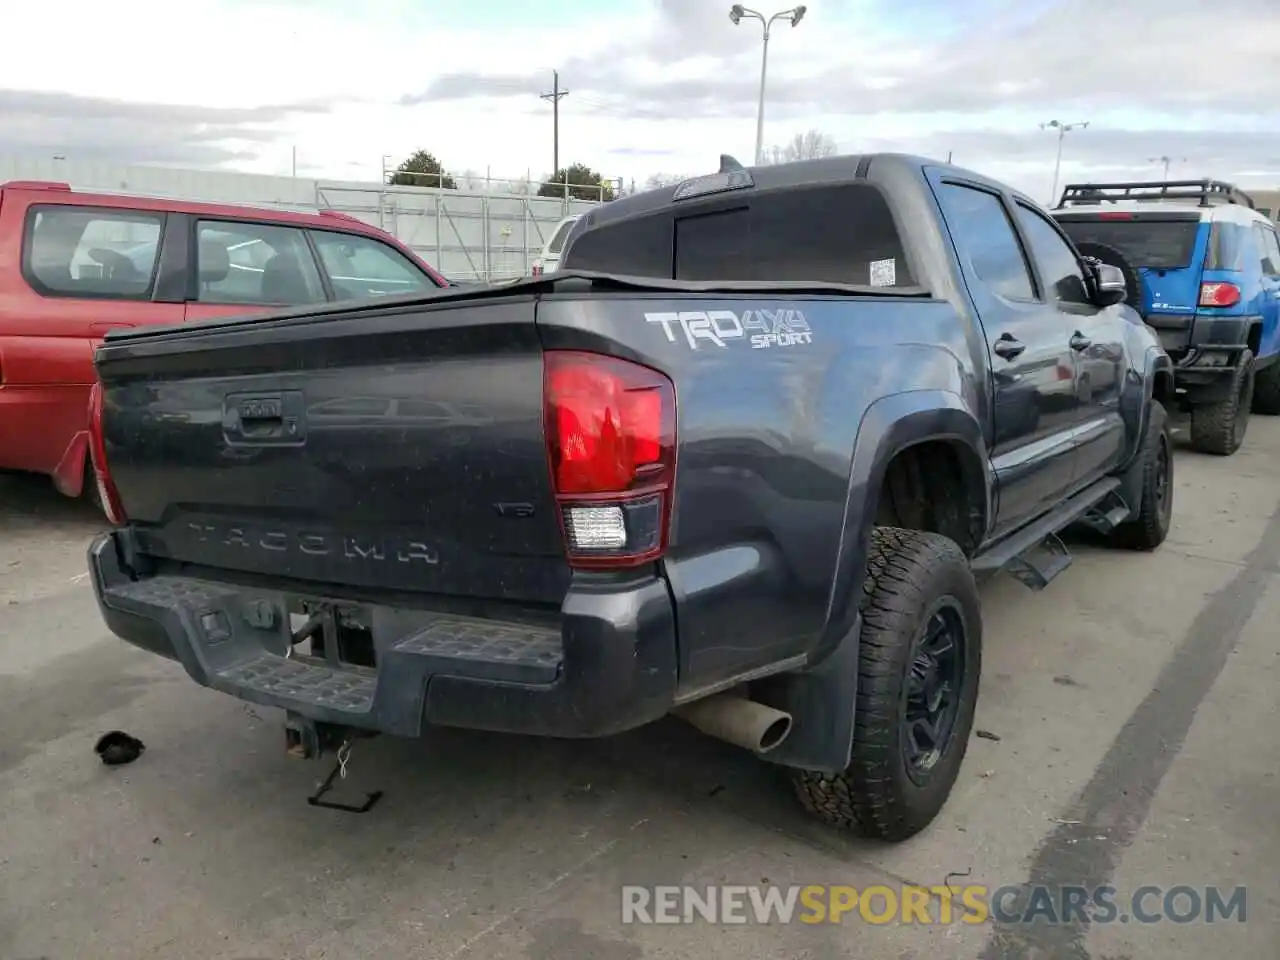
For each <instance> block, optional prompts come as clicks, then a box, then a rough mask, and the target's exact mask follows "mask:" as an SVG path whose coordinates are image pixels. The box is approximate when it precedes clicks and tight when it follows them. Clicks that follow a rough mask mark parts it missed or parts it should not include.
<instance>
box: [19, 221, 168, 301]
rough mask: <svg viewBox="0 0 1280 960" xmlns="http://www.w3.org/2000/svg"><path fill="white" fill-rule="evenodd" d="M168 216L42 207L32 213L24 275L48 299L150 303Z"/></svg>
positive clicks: (25, 247)
mask: <svg viewBox="0 0 1280 960" xmlns="http://www.w3.org/2000/svg"><path fill="white" fill-rule="evenodd" d="M163 229H164V215H163V214H159V213H149V212H145V211H141V210H114V209H103V208H96V207H82V206H71V205H68V206H55V205H41V206H35V207H32V208H31V210H30V211H29V212H28V214H27V228H26V231H25V237H24V243H23V248H22V261H23V263H22V266H23V275H24V276H25V278H26V280H27V283H28V284H29V285H30V286H31V288H32V289H34V290H35V291H36V292H37V293H39V294H41V295H43V296H46V297H85V298H94V299H119V300H148V299H150V297H151V290H152V285H153V283H154V280H155V272H156V261H157V260H158V259H159V255H160V235H161V233H162V232H163Z"/></svg>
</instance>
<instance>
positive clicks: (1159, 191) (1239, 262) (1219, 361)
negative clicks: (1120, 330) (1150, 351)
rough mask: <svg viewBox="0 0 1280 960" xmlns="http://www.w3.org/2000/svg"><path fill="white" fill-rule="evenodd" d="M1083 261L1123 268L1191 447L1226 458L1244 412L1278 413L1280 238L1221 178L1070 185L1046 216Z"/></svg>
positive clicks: (1241, 430)
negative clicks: (1168, 373) (1171, 383)
mask: <svg viewBox="0 0 1280 960" xmlns="http://www.w3.org/2000/svg"><path fill="white" fill-rule="evenodd" d="M1053 214H1054V217H1055V218H1056V219H1057V221H1058V222H1059V223H1060V224H1061V225H1062V228H1063V229H1064V230H1065V231H1066V233H1067V234H1068V235H1069V236H1070V237H1071V239H1072V240H1073V241H1074V242H1075V245H1076V247H1077V248H1078V250H1079V252H1080V253H1081V254H1082V255H1084V256H1086V257H1093V258H1095V259H1097V260H1100V261H1102V262H1103V263H1109V264H1112V265H1113V266H1117V267H1119V268H1120V269H1121V270H1122V271H1123V272H1124V273H1125V276H1126V277H1127V278H1128V281H1129V296H1130V299H1129V302H1130V305H1131V306H1133V307H1134V309H1136V310H1137V311H1138V312H1139V313H1140V314H1141V315H1142V317H1143V319H1144V320H1145V321H1146V323H1147V325H1148V326H1150V327H1152V328H1153V329H1154V330H1155V331H1156V333H1157V334H1158V335H1159V337H1160V341H1161V343H1162V344H1163V346H1164V348H1165V350H1167V351H1168V353H1169V355H1170V356H1171V357H1172V358H1173V360H1174V363H1175V364H1176V368H1175V381H1176V387H1177V403H1178V406H1179V407H1180V408H1181V409H1182V410H1183V411H1185V412H1189V413H1190V419H1191V443H1192V446H1193V447H1195V448H1196V449H1198V450H1202V451H1204V452H1206V453H1215V454H1219V455H1222V456H1226V455H1230V454H1232V453H1235V451H1236V450H1238V449H1239V448H1240V444H1241V443H1242V442H1243V441H1244V434H1245V429H1246V427H1247V425H1248V420H1249V414H1250V412H1256V413H1261V414H1268V415H1276V414H1280V363H1277V360H1280V239H1277V235H1276V227H1275V224H1273V223H1272V222H1271V221H1270V219H1269V218H1268V217H1267V216H1266V214H1265V213H1263V212H1262V211H1260V210H1258V209H1257V208H1256V207H1255V205H1254V202H1253V200H1252V199H1251V198H1250V197H1249V195H1248V194H1246V193H1244V192H1243V191H1241V190H1239V189H1237V188H1236V187H1234V186H1232V185H1231V184H1227V183H1222V182H1219V181H1216V180H1194V181H1169V182H1147V183H1085V184H1068V185H1067V187H1066V188H1065V190H1064V191H1063V194H1062V199H1061V200H1060V202H1059V203H1058V206H1057V207H1056V208H1055V210H1054V211H1053Z"/></svg>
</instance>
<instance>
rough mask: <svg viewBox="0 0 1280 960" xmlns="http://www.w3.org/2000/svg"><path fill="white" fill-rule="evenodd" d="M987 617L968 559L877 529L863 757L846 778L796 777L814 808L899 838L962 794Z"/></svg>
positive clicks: (861, 704) (862, 651) (838, 822)
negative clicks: (956, 790) (957, 789)
mask: <svg viewBox="0 0 1280 960" xmlns="http://www.w3.org/2000/svg"><path fill="white" fill-rule="evenodd" d="M981 667H982V613H981V609H980V604H979V600H978V590H977V586H976V585H975V584H974V580H973V574H972V572H971V571H970V569H969V562H968V560H967V559H966V557H965V555H964V553H963V552H962V551H961V550H960V547H959V546H958V545H956V543H955V542H953V541H951V540H949V539H947V538H946V537H943V536H940V535H939V534H935V533H921V532H917V531H914V530H903V529H900V528H897V527H878V528H876V529H875V531H874V532H873V533H872V538H871V547H870V550H869V552H868V556H867V575H866V580H865V581H864V584H863V600H862V632H861V635H860V637H859V651H858V692H857V701H856V709H855V715H854V739H853V751H852V755H851V758H850V761H849V765H848V767H847V768H846V769H845V770H844V771H843V772H842V773H839V774H836V775H834V776H833V775H829V774H820V773H813V772H809V771H796V772H795V773H794V774H793V782H794V784H795V788H796V793H797V795H798V796H799V798H800V802H801V803H802V804H803V805H804V806H805V808H806V809H807V810H809V811H810V812H811V813H813V814H814V815H816V816H817V817H819V818H821V819H822V820H825V821H826V822H828V823H830V824H833V825H835V826H840V827H845V828H849V829H852V830H854V831H856V832H857V833H860V834H862V835H865V836H870V837H876V838H879V839H882V840H889V841H899V840H905V839H907V838H908V837H911V836H913V835H914V834H916V833H918V832H920V831H921V830H923V829H924V828H925V827H927V826H928V825H929V824H930V823H931V822H932V821H933V819H934V818H935V817H936V816H937V815H938V812H939V811H940V810H941V809H942V807H943V805H944V804H945V803H946V801H947V798H948V797H949V796H950V794H951V789H952V787H953V786H954V785H955V782H956V777H957V776H958V775H959V772H960V764H961V762H962V761H963V760H964V755H965V751H966V749H967V748H968V743H969V731H970V729H971V727H972V726H973V715H974V709H975V707H976V706H977V702H978V680H979V674H980V672H981Z"/></svg>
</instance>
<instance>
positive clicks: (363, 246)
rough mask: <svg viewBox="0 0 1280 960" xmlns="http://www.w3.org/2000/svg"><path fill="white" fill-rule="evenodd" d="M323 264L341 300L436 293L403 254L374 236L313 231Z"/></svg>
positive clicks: (433, 286) (430, 283) (424, 276)
mask: <svg viewBox="0 0 1280 960" xmlns="http://www.w3.org/2000/svg"><path fill="white" fill-rule="evenodd" d="M311 239H312V240H313V241H314V243H315V246H316V252H317V253H319V255H320V265H321V267H322V268H323V270H324V272H325V275H326V276H327V278H328V280H329V285H330V287H332V289H333V295H334V297H336V298H337V299H338V300H360V299H366V298H372V297H385V296H394V295H397V294H412V293H421V292H422V291H424V290H435V289H436V284H435V282H434V281H432V280H431V278H430V277H428V276H427V275H426V274H425V273H423V272H422V270H420V269H419V268H418V267H416V266H415V265H414V264H413V263H412V262H411V261H410V260H409V259H408V258H407V257H405V256H404V255H403V254H402V253H400V251H398V250H395V249H394V248H392V247H391V246H389V245H388V244H385V243H382V242H381V241H379V240H374V239H373V238H372V237H362V236H359V235H357V234H353V233H337V232H335V231H327V230H313V231H311Z"/></svg>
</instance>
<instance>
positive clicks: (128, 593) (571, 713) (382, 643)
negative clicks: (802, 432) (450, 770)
mask: <svg viewBox="0 0 1280 960" xmlns="http://www.w3.org/2000/svg"><path fill="white" fill-rule="evenodd" d="M126 536H127V531H119V530H115V531H111V532H108V533H105V534H103V535H101V536H100V537H98V538H97V539H96V540H94V542H93V543H92V544H91V545H90V547H89V569H90V573H91V576H92V579H93V585H94V592H95V593H96V595H97V599H98V607H99V609H100V610H101V611H102V616H103V619H104V620H105V621H106V624H107V626H108V628H110V630H111V632H112V633H114V634H115V635H116V636H118V637H120V638H121V639H123V640H125V641H127V642H128V643H131V644H133V645H134V646H137V647H139V648H141V649H143V650H147V651H149V652H151V653H155V654H158V655H160V656H163V657H168V658H170V659H172V660H177V661H178V662H180V663H181V664H182V665H183V667H184V668H185V669H186V671H187V673H188V674H189V675H190V676H191V678H192V679H193V680H195V681H196V682H197V683H199V684H201V685H203V686H206V687H209V688H211V689H214V690H220V691H222V692H224V693H228V694H231V695H232V696H234V697H238V698H239V699H241V700H245V701H249V702H252V703H257V704H262V705H264V706H270V707H279V708H281V709H284V710H288V711H290V712H292V713H295V714H298V715H300V716H302V717H306V718H308V719H311V720H315V721H317V722H323V723H333V724H342V725H347V726H351V727H359V728H363V729H367V730H373V731H378V732H383V733H389V734H394V735H397V736H407V737H414V736H419V735H421V734H422V732H423V730H424V728H425V727H426V726H427V725H429V724H437V725H441V726H455V727H468V728H472V729H479V730H494V731H502V732H509V733H524V734H533V735H539V736H552V737H597V736H605V735H608V734H611V733H617V732H620V731H623V730H628V729H631V728H634V727H638V726H641V725H643V724H645V723H648V722H650V721H652V720H656V719H658V718H659V717H661V716H663V715H664V714H665V713H667V712H668V711H669V710H670V708H671V706H672V703H673V701H674V695H675V689H676V672H677V668H676V663H677V660H676V636H675V621H674V618H673V613H672V608H671V599H670V595H669V593H668V590H667V587H666V584H665V583H663V582H662V581H661V580H657V579H651V578H650V579H644V580H639V581H634V582H632V583H629V584H627V585H626V586H625V587H621V588H620V587H617V586H613V585H611V586H609V587H608V588H603V587H602V588H599V589H593V588H591V587H587V588H575V589H571V590H570V592H569V595H568V596H567V597H566V599H565V602H564V605H563V609H562V618H561V626H560V629H559V630H554V629H547V628H539V627H529V626H527V625H524V624H514V623H496V622H493V621H488V620H475V619H471V618H466V617H458V616H453V615H443V614H439V615H432V614H427V613H423V612H420V611H409V610H402V609H398V608H392V607H381V606H376V605H368V604H361V611H362V615H364V616H367V617H368V618H369V621H370V622H371V625H372V630H373V635H374V646H375V649H376V651H377V663H378V667H377V669H376V670H373V669H368V668H356V667H349V666H345V665H340V664H335V663H331V662H326V661H324V660H319V659H310V658H286V657H285V656H284V652H285V651H286V650H287V649H289V648H290V644H289V618H288V615H287V614H286V613H285V612H284V611H285V610H286V609H287V607H286V606H285V596H286V595H285V594H283V593H278V592H273V591H271V590H259V589H256V588H253V589H250V588H246V587H240V586H236V585H231V584H226V583H222V582H219V581H213V580H199V579H194V578H190V577H182V576H167V575H162V576H155V577H150V578H134V577H133V576H131V575H130V573H129V572H128V571H127V570H126V568H125V566H124V563H123V562H122V557H124V556H126V555H127V554H126V553H124V552H122V538H124V537H126ZM289 596H290V597H293V596H294V595H293V594H290V595H289ZM314 599H316V600H320V601H323V600H324V599H325V598H323V597H316V598H314ZM330 599H332V598H330Z"/></svg>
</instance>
